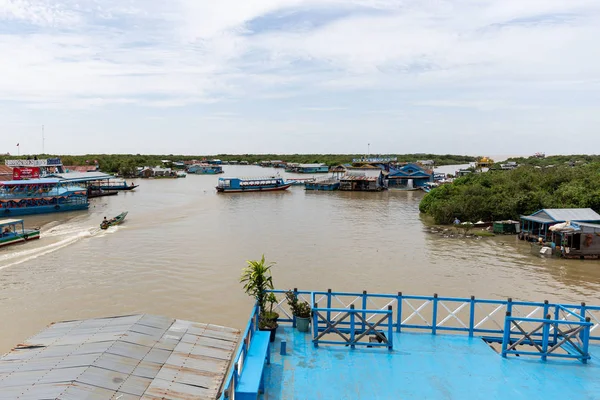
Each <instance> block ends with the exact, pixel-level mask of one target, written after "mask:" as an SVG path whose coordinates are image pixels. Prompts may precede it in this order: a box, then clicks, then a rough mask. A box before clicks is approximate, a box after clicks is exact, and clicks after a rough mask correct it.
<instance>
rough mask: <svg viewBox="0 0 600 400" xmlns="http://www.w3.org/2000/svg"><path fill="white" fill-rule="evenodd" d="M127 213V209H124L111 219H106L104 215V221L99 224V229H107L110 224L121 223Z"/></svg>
mask: <svg viewBox="0 0 600 400" xmlns="http://www.w3.org/2000/svg"><path fill="white" fill-rule="evenodd" d="M127 214H128V211H125V212H122V213H121V214H119V215H117V216H116V217H114V218H112V219H106V217H104V221H102V223H101V224H100V229H108V228H109V227H111V226H115V225H120V224H122V223H123V221H124V220H125V217H126V216H127Z"/></svg>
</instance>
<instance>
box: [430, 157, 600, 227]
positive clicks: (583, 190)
mask: <svg viewBox="0 0 600 400" xmlns="http://www.w3.org/2000/svg"><path fill="white" fill-rule="evenodd" d="M572 207H573V208H578V207H589V208H592V209H594V210H596V211H600V162H596V163H590V164H585V165H578V166H575V167H570V166H565V165H561V166H557V167H554V168H536V167H532V166H523V167H520V168H517V169H515V170H512V171H489V172H485V173H480V174H470V175H467V176H465V177H462V178H459V179H456V180H455V181H454V182H453V183H452V184H446V185H442V186H440V187H438V188H435V189H433V190H432V191H431V192H429V193H428V194H427V195H425V197H424V198H423V200H422V201H421V203H420V204H419V209H420V211H421V212H422V213H425V214H427V215H430V216H432V217H433V219H434V221H435V222H436V223H438V224H450V223H452V221H453V220H454V218H455V217H458V218H459V219H460V220H461V221H463V222H466V221H470V222H476V221H479V220H482V221H494V220H504V219H513V220H515V219H518V218H519V216H520V215H528V214H531V213H533V212H535V211H537V210H539V209H542V208H572Z"/></svg>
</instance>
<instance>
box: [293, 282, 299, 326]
mask: <svg viewBox="0 0 600 400" xmlns="http://www.w3.org/2000/svg"><path fill="white" fill-rule="evenodd" d="M294 295H295V296H296V298H298V288H294ZM292 327H293V328H295V327H296V316H295V315H294V314H292Z"/></svg>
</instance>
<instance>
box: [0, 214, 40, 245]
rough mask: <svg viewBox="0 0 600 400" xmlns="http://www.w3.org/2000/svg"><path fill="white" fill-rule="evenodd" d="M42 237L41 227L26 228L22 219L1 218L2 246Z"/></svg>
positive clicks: (0, 233) (0, 236) (0, 237)
mask: <svg viewBox="0 0 600 400" xmlns="http://www.w3.org/2000/svg"><path fill="white" fill-rule="evenodd" d="M39 238H40V230H39V229H25V223H24V222H23V220H22V219H5V220H0V247H3V246H8V245H11V244H17V243H21V242H26V241H28V240H34V239H39Z"/></svg>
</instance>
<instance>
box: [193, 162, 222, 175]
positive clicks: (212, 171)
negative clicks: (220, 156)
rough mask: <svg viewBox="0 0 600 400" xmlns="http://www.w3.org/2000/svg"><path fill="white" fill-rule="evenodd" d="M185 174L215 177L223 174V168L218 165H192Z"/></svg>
mask: <svg viewBox="0 0 600 400" xmlns="http://www.w3.org/2000/svg"><path fill="white" fill-rule="evenodd" d="M187 172H188V173H190V174H198V175H217V174H222V173H223V167H221V166H220V165H210V164H194V165H192V166H190V167H189V168H188V170H187Z"/></svg>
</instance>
